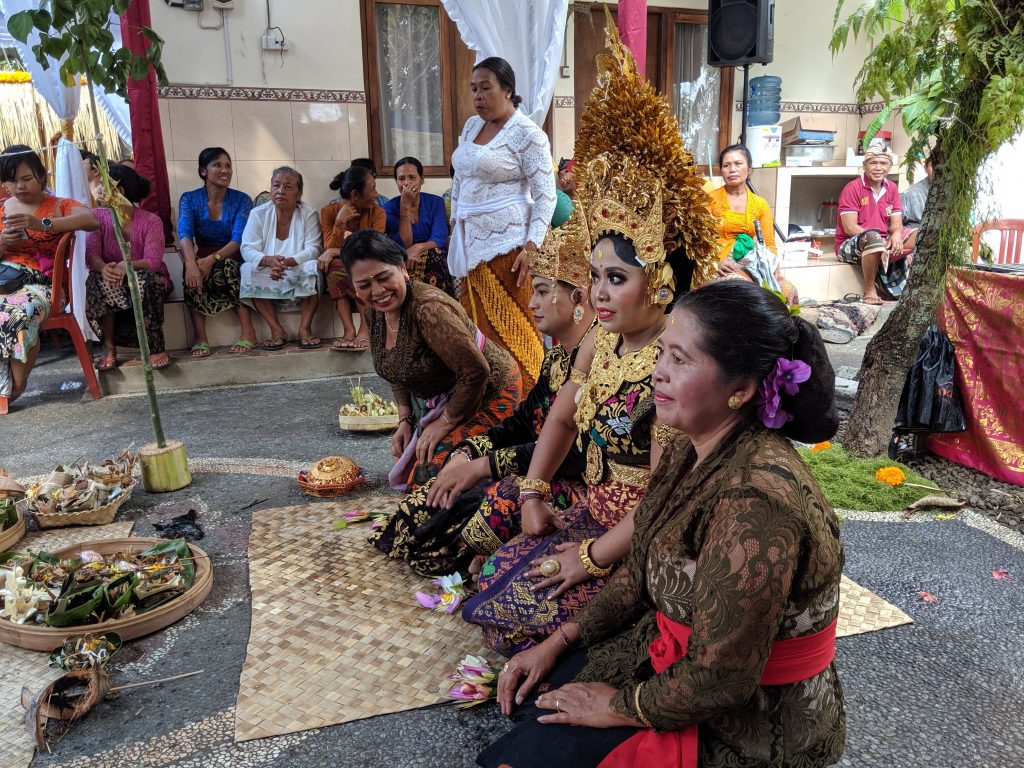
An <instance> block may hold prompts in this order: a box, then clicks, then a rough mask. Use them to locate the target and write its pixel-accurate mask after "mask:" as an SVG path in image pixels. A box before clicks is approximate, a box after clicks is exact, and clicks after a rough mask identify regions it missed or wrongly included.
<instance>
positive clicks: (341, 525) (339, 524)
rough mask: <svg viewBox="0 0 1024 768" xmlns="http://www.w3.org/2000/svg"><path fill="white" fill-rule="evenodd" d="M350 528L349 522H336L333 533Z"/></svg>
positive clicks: (332, 528)
mask: <svg viewBox="0 0 1024 768" xmlns="http://www.w3.org/2000/svg"><path fill="white" fill-rule="evenodd" d="M346 528H348V522H346V521H345V520H335V521H334V525H332V526H331V530H332V531H343V530H345V529H346Z"/></svg>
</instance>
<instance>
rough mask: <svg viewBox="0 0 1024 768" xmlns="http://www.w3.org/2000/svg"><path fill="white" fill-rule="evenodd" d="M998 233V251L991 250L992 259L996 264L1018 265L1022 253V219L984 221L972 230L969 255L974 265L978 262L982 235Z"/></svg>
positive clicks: (1023, 245)
mask: <svg viewBox="0 0 1024 768" xmlns="http://www.w3.org/2000/svg"><path fill="white" fill-rule="evenodd" d="M991 230H995V231H997V232H999V250H998V251H996V250H995V249H993V253H992V259H993V262H994V263H996V264H1020V263H1021V256H1022V252H1024V219H996V220H995V221H984V222H982V223H981V224H979V225H978V226H976V227H975V228H974V244H973V246H972V250H971V253H972V255H973V261H974V263H977V262H978V252H979V250H980V248H981V236H982V234H983V233H985V232H988V231H991Z"/></svg>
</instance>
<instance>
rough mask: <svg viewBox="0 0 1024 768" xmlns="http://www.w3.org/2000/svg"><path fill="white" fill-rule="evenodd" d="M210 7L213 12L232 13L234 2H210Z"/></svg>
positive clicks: (217, 0)
mask: <svg viewBox="0 0 1024 768" xmlns="http://www.w3.org/2000/svg"><path fill="white" fill-rule="evenodd" d="M210 7H211V8H212V9H213V10H215V11H232V10H234V8H235V0H210Z"/></svg>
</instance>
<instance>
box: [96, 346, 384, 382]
mask: <svg viewBox="0 0 1024 768" xmlns="http://www.w3.org/2000/svg"><path fill="white" fill-rule="evenodd" d="M138 354H139V352H138V350H137V349H136V350H123V351H120V350H119V359H121V360H124V361H125V362H123V363H122V364H121V366H120V367H118V368H114V369H113V370H110V371H100V372H99V377H100V388H101V389H102V390H103V393H104V394H106V395H123V394H134V393H139V392H145V391H146V382H145V377H144V375H143V371H142V362H141V361H140V360H139V359H138ZM128 356H130V358H129V359H126V357H128ZM171 359H172V360H173V361H174V362H173V365H171V366H170V367H169V368H165V369H163V370H162V371H154V372H153V378H154V380H155V381H156V386H157V389H158V390H160V391H165V392H166V391H174V390H183V389H207V388H211V387H226V386H234V385H245V384H268V383H275V382H283V381H298V380H303V379H326V378H332V377H335V376H357V375H362V374H365V375H373V373H374V370H373V359H372V358H371V357H370V354H369V352H333V351H331V349H330V341H328V342H326V343H325V344H324V346H323V347H321V348H320V349H300V348H299V347H298V346H297V345H296V344H294V343H292V344H288V345H287V346H286V347H284V349H281V350H276V351H273V352H271V351H268V350H261V349H255V350H253V351H252V352H246V353H242V354H237V355H235V354H231V353H230V352H228V351H227V347H222V348H215V349H214V353H213V354H212V355H211V356H210V357H204V358H193V357H191V356H190V355H189V353H188V352H187V351H186V352H172V353H171Z"/></svg>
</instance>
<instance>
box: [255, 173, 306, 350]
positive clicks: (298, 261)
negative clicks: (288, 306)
mask: <svg viewBox="0 0 1024 768" xmlns="http://www.w3.org/2000/svg"><path fill="white" fill-rule="evenodd" d="M321 251H323V244H322V240H321V234H320V218H319V216H318V215H317V212H316V211H315V210H313V209H312V208H311V207H310V206H308V205H306V204H305V203H304V202H302V174H301V173H299V172H298V171H296V170H295V169H294V168H289V167H287V166H284V167H281V168H277V169H275V170H274V172H273V174H272V175H271V177H270V202H268V203H263V205H259V206H257V207H255V208H253V209H252V212H251V213H250V214H249V221H248V222H247V223H246V225H245V232H244V233H243V234H242V260H243V262H244V263H243V264H242V275H241V278H242V286H241V290H240V292H239V296H240V297H241V298H242V299H249V300H251V301H252V303H253V304H254V305H255V307H256V311H257V312H259V313H260V316H261V317H262V318H263V319H264V320H265V321H266V322H267V325H269V326H270V338H269V339H266V340H264V341H263V342H262V343H261V344H260V346H261V347H263V348H264V349H280V348H281V347H283V346H284V345H285V343H287V339H288V333H287V331H285V329H284V327H283V326H282V325H281V322H280V320H278V317H277V308H276V306H275V302H277V301H282V300H286V299H299V300H300V310H301V314H300V316H299V346H300V347H302V348H303V349H315V348H316V347H319V346H320V345H321V344H322V343H323V342H322V341H321V340H320V339H319V338H317V337H316V336H314V335H313V327H312V326H313V315H314V314H315V313H316V307H317V304H318V303H319V301H320V299H319V295H320V287H319V283H318V282H317V257H318V256H319V255H320V253H321Z"/></svg>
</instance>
